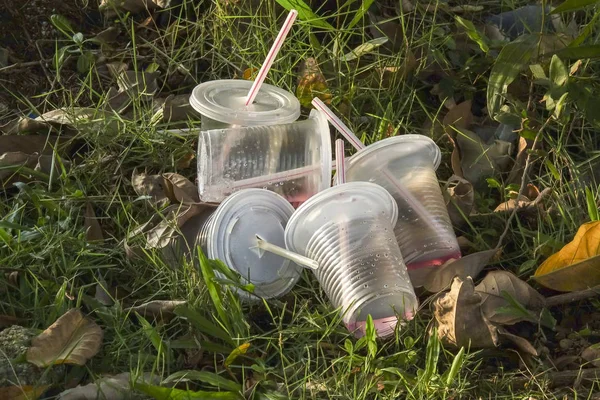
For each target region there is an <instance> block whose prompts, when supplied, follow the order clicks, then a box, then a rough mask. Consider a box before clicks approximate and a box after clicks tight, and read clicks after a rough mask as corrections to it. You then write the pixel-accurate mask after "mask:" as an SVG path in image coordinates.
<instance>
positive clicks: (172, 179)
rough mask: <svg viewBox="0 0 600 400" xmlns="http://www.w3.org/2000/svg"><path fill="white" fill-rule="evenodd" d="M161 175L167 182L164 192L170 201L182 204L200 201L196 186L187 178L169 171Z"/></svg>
mask: <svg viewBox="0 0 600 400" xmlns="http://www.w3.org/2000/svg"><path fill="white" fill-rule="evenodd" d="M163 177H164V178H165V182H166V184H167V185H166V186H165V193H166V194H167V197H168V198H169V199H170V200H171V201H173V202H177V203H183V204H197V203H200V196H199V195H198V188H197V187H196V185H194V184H193V183H192V182H191V181H190V180H189V179H188V178H186V177H184V176H182V175H179V174H175V173H171V172H169V173H166V174H163Z"/></svg>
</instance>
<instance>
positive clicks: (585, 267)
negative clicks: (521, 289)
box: [533, 221, 600, 292]
mask: <svg viewBox="0 0 600 400" xmlns="http://www.w3.org/2000/svg"><path fill="white" fill-rule="evenodd" d="M533 278H534V279H535V280H536V281H537V282H538V283H539V284H540V285H543V286H545V287H548V288H550V289H554V290H558V291H561V292H572V291H577V290H584V289H587V288H590V287H593V286H596V285H599V284H600V221H594V222H589V223H587V224H583V225H581V227H579V230H578V231H577V234H576V235H575V237H574V238H573V240H572V241H571V242H570V243H568V244H567V245H566V246H564V247H563V248H562V249H561V250H560V251H559V252H558V253H556V254H553V255H552V256H550V257H549V258H548V259H547V260H546V261H544V262H543V263H542V264H541V265H540V266H539V267H538V269H537V270H536V271H535V274H534V276H533Z"/></svg>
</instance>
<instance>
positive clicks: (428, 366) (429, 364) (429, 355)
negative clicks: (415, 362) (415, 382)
mask: <svg viewBox="0 0 600 400" xmlns="http://www.w3.org/2000/svg"><path fill="white" fill-rule="evenodd" d="M439 358H440V340H439V338H438V333H437V329H435V328H434V330H433V332H432V333H431V335H430V336H429V342H428V343H427V349H426V350H425V371H424V372H423V375H422V376H421V381H422V382H425V383H429V382H430V380H431V378H432V377H433V375H434V374H435V373H436V371H437V363H438V359H439Z"/></svg>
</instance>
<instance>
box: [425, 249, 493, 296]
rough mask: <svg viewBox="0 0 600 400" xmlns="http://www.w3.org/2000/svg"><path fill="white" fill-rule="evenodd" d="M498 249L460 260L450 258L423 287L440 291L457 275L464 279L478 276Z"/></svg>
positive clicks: (428, 278) (429, 277)
mask: <svg viewBox="0 0 600 400" xmlns="http://www.w3.org/2000/svg"><path fill="white" fill-rule="evenodd" d="M496 253H497V250H495V249H492V250H485V251H480V252H477V253H473V254H469V255H467V256H464V257H462V258H459V259H458V260H454V259H452V260H449V261H447V262H446V263H444V265H442V266H440V267H437V268H436V269H434V270H433V272H432V273H431V274H429V275H428V276H427V278H426V281H425V284H424V285H423V287H424V288H425V290H427V291H428V292H431V293H439V292H441V291H442V290H445V289H447V288H448V287H449V286H450V284H452V282H453V280H454V278H455V277H458V278H460V279H462V280H465V279H467V277H471V278H473V279H474V278H476V277H477V275H479V274H480V273H481V271H482V270H483V269H484V268H485V266H486V265H487V264H488V263H489V261H490V260H491V259H492V258H493V257H494V256H495V255H496Z"/></svg>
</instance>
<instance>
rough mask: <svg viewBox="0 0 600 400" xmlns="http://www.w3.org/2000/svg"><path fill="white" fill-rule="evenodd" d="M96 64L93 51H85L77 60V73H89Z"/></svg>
mask: <svg viewBox="0 0 600 400" xmlns="http://www.w3.org/2000/svg"><path fill="white" fill-rule="evenodd" d="M93 64H94V55H93V54H92V52H91V51H88V50H86V51H84V52H83V53H81V54H80V55H79V57H78V58H77V71H78V72H79V73H82V74H85V73H87V72H88V71H89V70H90V68H91V67H92V65H93Z"/></svg>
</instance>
